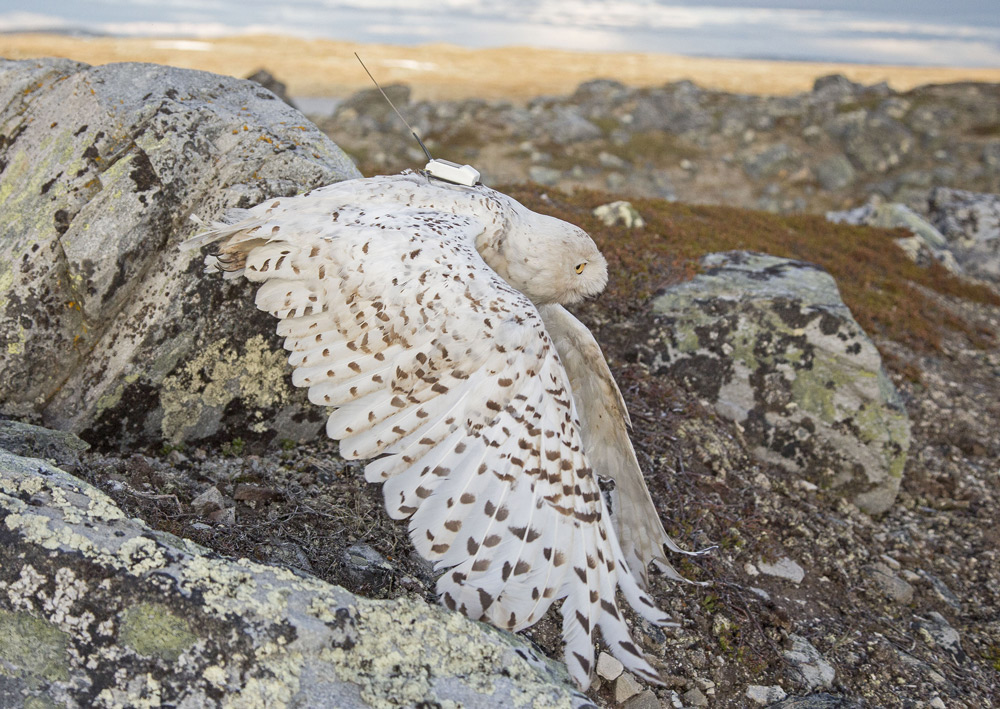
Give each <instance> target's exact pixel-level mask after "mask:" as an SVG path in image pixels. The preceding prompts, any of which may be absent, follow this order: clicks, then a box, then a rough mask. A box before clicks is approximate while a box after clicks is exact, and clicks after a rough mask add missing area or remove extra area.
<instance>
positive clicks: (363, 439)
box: [186, 173, 677, 687]
mask: <svg viewBox="0 0 1000 709" xmlns="http://www.w3.org/2000/svg"><path fill="white" fill-rule="evenodd" d="M214 241H221V244H220V247H219V253H218V255H217V256H214V257H209V259H208V263H209V266H210V269H211V270H222V271H225V272H226V275H227V276H230V277H231V276H234V275H237V274H242V275H244V276H245V277H246V278H248V279H250V280H251V281H256V282H260V283H261V286H260V289H259V290H258V292H257V298H256V303H257V306H258V307H259V308H261V309H262V310H265V311H267V312H270V313H271V314H272V315H274V316H275V317H277V318H280V319H281V321H280V323H279V324H278V334H280V335H282V336H284V337H285V347H286V349H288V350H290V351H291V355H290V357H289V362H290V363H291V365H292V367H293V368H294V372H293V376H292V380H293V382H294V384H296V385H297V386H302V387H308V389H309V398H310V400H311V401H312V402H314V403H316V404H319V405H322V406H328V407H333V410H332V412H331V413H330V416H329V419H328V422H327V429H326V430H327V433H328V434H329V435H330V436H331V437H332V438H335V439H338V440H339V441H340V450H341V453H342V454H343V455H344V457H345V458H349V459H362V460H370V462H369V463H368V465H367V467H366V468H365V478H366V479H367V480H368V481H370V482H379V483H382V484H383V491H384V494H385V502H386V508H387V509H388V512H389V514H390V515H391V516H392V517H394V518H397V519H406V520H408V522H409V530H410V536H411V538H412V539H413V543H414V546H415V547H416V549H417V550H418V551H419V553H420V554H421V555H422V556H424V557H425V558H427V559H429V560H431V561H433V562H434V564H435V569H436V570H437V571H439V572H442V573H441V576H440V577H439V579H438V582H437V591H438V594H439V595H440V598H441V600H442V601H443V603H444V604H445V605H446V606H448V607H449V608H452V609H457V610H460V611H462V612H463V613H465V614H466V615H468V616H470V617H472V618H477V619H479V618H481V619H484V620H489V621H490V622H491V623H493V624H495V625H497V626H499V627H501V628H508V629H511V630H520V629H522V628H525V627H528V626H530V625H531V624H533V623H534V622H535V621H537V620H538V619H539V618H541V616H542V615H543V614H544V613H545V612H546V611H547V610H548V608H549V607H550V606H551V605H552V603H553V602H555V601H556V600H558V599H565V601H564V603H563V605H562V609H561V612H562V616H563V636H564V640H565V643H566V662H567V664H568V666H569V668H570V672H571V674H572V676H573V677H574V678H575V679H576V681H577V682H578V683H579V684H580V685H581V686H582V687H586V686H588V684H589V681H590V680H589V676H590V672H591V670H592V668H593V664H594V663H593V658H594V641H595V638H594V631H595V630H596V629H597V628H600V631H601V635H602V637H603V638H604V641H605V642H606V643H607V645H608V646H609V649H610V650H611V652H612V653H613V654H614V655H615V656H617V657H618V658H619V659H620V660H621V661H622V662H623V663H624V664H625V665H626V666H627V667H628V668H629V669H631V670H632V671H633V672H635V673H636V674H638V675H640V676H642V677H644V678H646V679H647V680H649V681H651V682H658V681H659V680H658V677H657V675H656V672H655V670H653V668H652V667H651V666H650V665H649V664H648V663H647V661H646V660H645V659H644V657H643V655H642V653H641V651H640V650H639V649H638V648H637V647H636V645H635V644H634V643H633V642H632V640H631V637H630V634H629V631H628V628H627V626H626V625H625V621H624V619H623V617H622V615H621V612H620V610H619V607H618V604H617V601H616V590H621V591H622V593H623V596H624V598H625V599H626V601H627V602H628V603H629V604H630V605H631V606H632V607H633V608H635V610H636V611H638V612H639V613H640V614H641V615H642V616H643V617H645V618H647V619H649V620H650V621H652V622H654V623H658V624H664V623H666V622H667V620H668V619H667V617H666V616H665V615H664V614H663V613H662V612H661V611H659V610H658V609H657V608H656V607H655V606H654V604H653V602H652V601H651V600H650V599H649V598H648V596H646V595H645V594H644V593H643V591H642V590H641V588H640V583H643V585H644V581H645V574H646V565H647V564H648V563H650V562H657V563H659V564H660V565H663V566H665V568H667V569H670V567H669V564H667V561H666V558H665V556H664V549H663V547H664V545H666V546H668V547H669V548H670V549H676V548H677V547H676V545H675V544H674V543H673V542H672V541H671V540H670V539H669V537H668V536H667V535H666V533H665V532H664V531H663V527H662V525H661V524H660V522H659V519H658V517H657V515H656V511H655V509H654V508H653V505H652V500H651V499H650V497H649V492H648V491H647V489H646V486H645V483H644V482H643V479H642V474H641V472H640V471H639V467H638V463H637V462H636V460H635V454H634V452H633V450H632V446H631V443H630V442H629V439H628V435H627V432H626V429H625V426H626V420H627V416H628V414H627V412H626V410H625V404H624V402H623V401H622V398H621V394H620V393H619V391H618V388H617V386H616V385H615V383H614V380H613V379H612V378H611V374H610V371H609V370H608V367H607V364H606V363H605V361H604V358H603V355H602V354H601V352H600V348H599V347H598V346H597V343H596V342H595V341H594V339H593V337H592V336H591V335H590V333H589V331H588V330H587V329H586V327H584V326H583V325H582V324H581V323H580V322H579V321H577V320H576V319H575V318H573V316H572V315H570V314H569V313H568V312H567V311H566V310H565V309H563V308H562V306H561V305H560V304H564V303H573V302H576V301H578V300H580V299H582V298H584V297H587V296H590V295H594V294H596V293H598V292H600V291H601V290H602V289H603V288H604V285H605V283H606V280H607V267H606V264H605V261H604V259H603V257H601V255H600V253H599V252H598V250H597V248H596V246H595V245H594V243H593V241H592V240H591V239H590V237H589V236H587V235H586V234H585V233H584V232H583V231H582V230H580V229H578V228H576V227H574V226H572V225H569V224H567V223H565V222H562V221H560V220H557V219H554V218H552V217H547V216H544V215H540V214H537V213H535V212H532V211H530V210H528V209H526V208H525V207H523V206H522V205H520V204H519V203H517V202H516V201H514V200H513V199H511V198H509V197H507V196H505V195H502V194H500V193H498V192H495V191H493V190H490V189H488V188H485V187H482V186H476V187H462V186H457V185H449V184H445V183H442V182H439V181H432V180H430V179H428V178H427V177H426V176H423V175H421V174H416V173H408V174H407V173H404V174H403V175H397V176H392V177H378V178H371V179H363V180H352V181H348V182H341V183H337V184H334V185H331V186H329V187H324V188H321V189H317V190H313V191H311V192H308V193H306V194H304V195H299V196H297V197H293V198H280V199H274V200H269V201H268V202H266V203H264V204H261V205H259V206H257V207H255V208H253V209H251V210H248V211H244V212H242V213H241V214H239V215H238V220H237V221H236V222H235V223H229V224H216V225H214V227H213V228H212V229H211V230H210V231H208V232H206V233H204V234H202V235H200V236H198V237H196V238H195V239H193V240H191V241H189V242H187V244H186V246H187V247H188V248H194V247H197V246H201V245H203V244H206V243H210V242H214ZM599 475H600V476H609V477H613V478H614V479H615V482H616V488H615V493H614V495H615V504H616V505H617V506H618V508H619V509H616V512H617V515H616V519H615V520H614V523H612V520H611V518H610V515H609V511H608V509H607V507H606V505H605V501H604V497H603V495H602V493H601V490H600V488H599V487H598V481H597V476H599ZM670 571H672V569H670ZM634 572H637V573H638V574H639V575H638V576H635V575H633V574H634Z"/></svg>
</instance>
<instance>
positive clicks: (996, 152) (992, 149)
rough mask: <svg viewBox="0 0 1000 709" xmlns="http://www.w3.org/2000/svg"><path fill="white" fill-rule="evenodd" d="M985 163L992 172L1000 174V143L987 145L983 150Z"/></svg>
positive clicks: (995, 142)
mask: <svg viewBox="0 0 1000 709" xmlns="http://www.w3.org/2000/svg"><path fill="white" fill-rule="evenodd" d="M983 163H984V164H985V165H986V167H987V169H988V170H989V171H990V172H996V173H1000V141H994V142H992V143H987V145H986V146H985V147H984V148H983Z"/></svg>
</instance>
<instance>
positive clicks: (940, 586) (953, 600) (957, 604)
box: [918, 569, 962, 611]
mask: <svg viewBox="0 0 1000 709" xmlns="http://www.w3.org/2000/svg"><path fill="white" fill-rule="evenodd" d="M918 575H919V576H920V578H922V579H924V580H925V581H927V583H929V584H930V585H931V588H932V589H934V593H935V594H936V595H937V597H938V598H940V599H941V600H942V601H944V602H945V603H947V604H948V605H949V606H951V607H952V608H954V609H955V610H957V611H960V610H962V601H961V600H959V598H958V596H956V595H955V593H954V592H953V591H952V590H951V589H950V588H948V584H946V583H945V582H944V581H942V580H941V579H939V578H938V577H937V576H935V575H934V574H932V573H930V572H929V571H924V570H923V569H920V573H919V574H918Z"/></svg>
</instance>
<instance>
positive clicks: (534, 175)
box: [528, 165, 562, 186]
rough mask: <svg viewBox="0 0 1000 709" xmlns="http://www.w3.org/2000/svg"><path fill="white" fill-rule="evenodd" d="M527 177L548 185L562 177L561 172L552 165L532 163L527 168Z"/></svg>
mask: <svg viewBox="0 0 1000 709" xmlns="http://www.w3.org/2000/svg"><path fill="white" fill-rule="evenodd" d="M528 177H530V178H531V180H532V182H537V183H538V184H540V185H546V186H548V185H554V184H555V183H557V182H558V181H559V179H560V178H561V177H562V173H561V172H560V171H559V170H556V169H555V168H554V167H546V166H545V165H532V166H531V167H529V168H528Z"/></svg>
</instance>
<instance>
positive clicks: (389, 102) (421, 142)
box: [354, 52, 434, 162]
mask: <svg viewBox="0 0 1000 709" xmlns="http://www.w3.org/2000/svg"><path fill="white" fill-rule="evenodd" d="M354 56H355V57H357V60H358V61H359V62H361V68H362V69H364V70H365V73H366V74H368V78H369V79H371V80H372V83H374V84H375V88H377V89H378V90H379V91H381V92H382V98H384V99H385V100H386V102H387V103H388V104H389V106H390V108H392V110H393V111H396V115H397V116H399V120H401V121H402V122H403V125H405V126H406V127H407V128H409V129H410V133H411V134H412V135H413V137H414V138H416V139H417V142H418V143H419V144H420V149H421V150H423V151H424V155H426V156H427V160H428V162H429V161H431V160H433V159H434V158H432V157H431V151H429V150H428V149H427V146H426V145H424V141H422V140H420V136H419V135H417V131H415V130H413V127H412V126H410V124H409V123H407V122H406V119H405V118H403V114H402V113H400V112H399V111H398V110H396V107H395V106H393V105H392V101H390V100H389V97H388V96H386V95H385V91H383V90H382V87H381V86H379V84H378V82H377V81H375V77H374V76H372V73H371V72H370V71H368V67H366V66H365V63H364V62H362V61H361V57H359V56H358V53H357V52H355V53H354Z"/></svg>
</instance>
